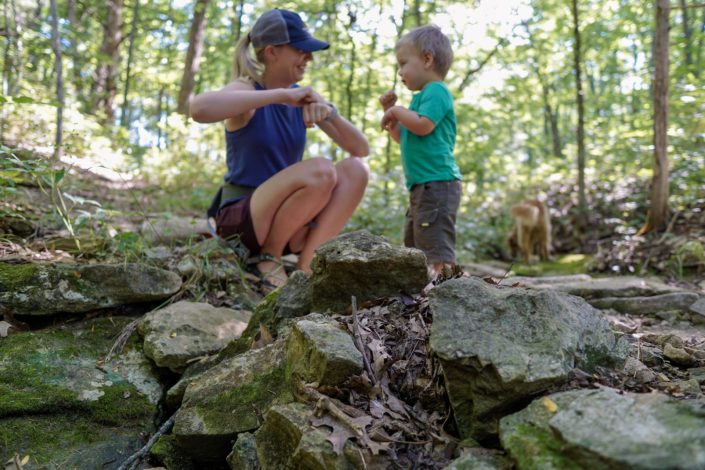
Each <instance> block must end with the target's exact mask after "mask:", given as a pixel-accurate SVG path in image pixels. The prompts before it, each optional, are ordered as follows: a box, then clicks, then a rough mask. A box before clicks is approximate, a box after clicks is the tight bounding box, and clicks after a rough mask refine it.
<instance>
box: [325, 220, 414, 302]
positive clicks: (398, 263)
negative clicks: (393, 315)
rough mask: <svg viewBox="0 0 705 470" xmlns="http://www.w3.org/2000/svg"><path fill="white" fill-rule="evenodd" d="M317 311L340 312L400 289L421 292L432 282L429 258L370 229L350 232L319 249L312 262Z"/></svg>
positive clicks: (390, 294)
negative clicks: (353, 303) (375, 233)
mask: <svg viewBox="0 0 705 470" xmlns="http://www.w3.org/2000/svg"><path fill="white" fill-rule="evenodd" d="M311 269H312V270H313V274H312V276H311V284H312V294H313V311H315V312H327V311H333V312H336V311H340V310H344V309H345V308H346V307H348V306H350V298H351V296H353V295H354V296H355V297H356V298H357V301H358V304H360V303H362V302H364V301H367V300H373V299H377V298H380V297H394V296H397V295H399V293H400V292H405V293H407V294H417V293H419V292H420V291H421V290H422V289H423V288H424V286H426V284H427V283H428V272H427V269H426V257H425V256H424V254H423V252H422V251H420V250H416V249H414V248H404V247H399V246H394V245H392V244H390V243H389V242H387V241H386V240H385V239H384V238H382V237H379V236H376V235H372V234H370V233H369V232H367V231H366V230H361V231H357V232H351V233H346V234H344V235H341V236H339V237H336V238H334V239H332V240H330V241H328V242H327V243H325V244H323V245H322V246H321V247H319V248H318V249H317V250H316V255H315V257H314V258H313V262H312V263H311Z"/></svg>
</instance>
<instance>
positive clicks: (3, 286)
mask: <svg viewBox="0 0 705 470" xmlns="http://www.w3.org/2000/svg"><path fill="white" fill-rule="evenodd" d="M180 288H181V277H180V276H179V275H177V274H175V273H172V272H170V271H165V270H163V269H157V268H154V267H151V266H147V265H143V264H135V263H128V264H115V265H110V264H38V263H26V264H10V263H0V305H3V306H4V307H5V308H8V309H10V310H11V311H12V313H16V314H22V315H52V314H55V313H59V312H67V313H81V312H87V311H90V310H95V309H98V308H106V307H116V306H118V305H125V304H132V303H139V302H153V301H159V300H164V299H167V298H169V297H170V296H172V295H173V294H175V293H176V292H178V290H179V289H180Z"/></svg>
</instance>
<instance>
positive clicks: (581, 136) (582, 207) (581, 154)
mask: <svg viewBox="0 0 705 470" xmlns="http://www.w3.org/2000/svg"><path fill="white" fill-rule="evenodd" d="M572 10H573V36H574V38H575V43H574V46H573V55H574V63H573V69H574V72H575V91H576V101H577V103H578V129H577V134H578V135H577V137H578V211H579V224H580V226H581V228H582V229H585V228H587V200H586V197H585V104H584V97H583V84H582V78H581V73H580V64H581V62H582V58H581V54H580V47H581V46H580V17H579V15H578V1H577V0H572Z"/></svg>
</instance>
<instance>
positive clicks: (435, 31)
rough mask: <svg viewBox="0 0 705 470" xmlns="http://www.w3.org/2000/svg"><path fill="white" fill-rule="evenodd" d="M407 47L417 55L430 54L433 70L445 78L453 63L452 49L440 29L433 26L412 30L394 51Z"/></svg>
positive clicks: (398, 42)
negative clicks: (414, 50)
mask: <svg viewBox="0 0 705 470" xmlns="http://www.w3.org/2000/svg"><path fill="white" fill-rule="evenodd" d="M407 45H408V46H412V47H414V48H415V49H416V50H417V51H418V52H419V54H431V55H432V56H433V70H434V71H435V72H436V73H438V74H439V75H440V76H441V77H442V78H446V75H447V74H448V70H450V64H452V63H453V48H452V47H451V45H450V41H449V40H448V38H447V37H446V35H445V34H443V32H442V31H441V28H439V27H438V26H436V25H435V24H429V25H425V26H419V27H418V28H414V29H412V30H411V31H409V32H408V33H406V34H405V35H404V36H402V37H401V38H400V39H399V41H397V45H396V47H395V50H397V51H398V50H399V49H400V48H401V47H403V46H407Z"/></svg>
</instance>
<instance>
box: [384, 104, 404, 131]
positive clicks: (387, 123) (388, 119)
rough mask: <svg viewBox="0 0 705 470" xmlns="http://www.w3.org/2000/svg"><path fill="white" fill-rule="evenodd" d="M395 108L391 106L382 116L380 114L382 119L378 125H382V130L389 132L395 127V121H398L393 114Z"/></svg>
mask: <svg viewBox="0 0 705 470" xmlns="http://www.w3.org/2000/svg"><path fill="white" fill-rule="evenodd" d="M395 99H396V97H395ZM380 101H382V99H381V98H380ZM396 108H397V107H396V106H392V107H391V108H388V109H387V110H386V111H385V112H384V116H382V121H381V122H380V126H382V129H383V130H386V131H390V132H391V131H393V130H394V128H395V127H396V125H397V122H399V120H398V119H397V117H396V115H395V114H394V111H395V109H396Z"/></svg>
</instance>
